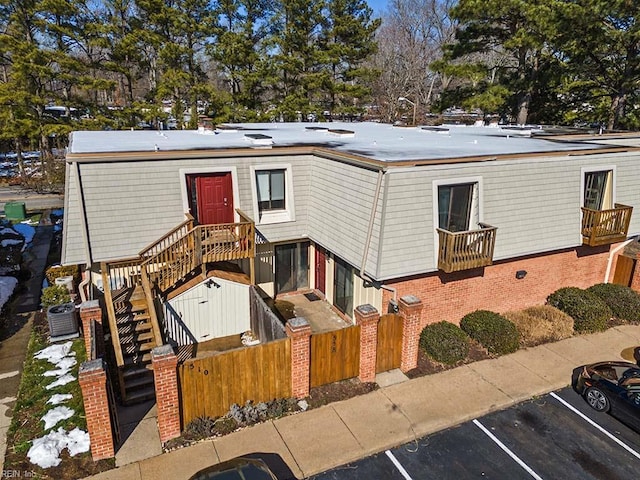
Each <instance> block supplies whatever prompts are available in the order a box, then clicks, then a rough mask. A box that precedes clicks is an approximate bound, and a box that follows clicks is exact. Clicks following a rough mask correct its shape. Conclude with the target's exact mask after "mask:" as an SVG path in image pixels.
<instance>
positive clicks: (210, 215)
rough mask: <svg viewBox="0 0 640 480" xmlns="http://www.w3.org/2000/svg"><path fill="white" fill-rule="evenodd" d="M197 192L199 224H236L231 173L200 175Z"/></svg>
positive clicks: (196, 187)
mask: <svg viewBox="0 0 640 480" xmlns="http://www.w3.org/2000/svg"><path fill="white" fill-rule="evenodd" d="M195 190H196V204H197V220H198V223H199V224H201V225H203V224H217V223H233V222H234V210H233V184H232V182H231V172H226V173H210V174H209V173H208V174H203V175H198V176H196V178H195Z"/></svg>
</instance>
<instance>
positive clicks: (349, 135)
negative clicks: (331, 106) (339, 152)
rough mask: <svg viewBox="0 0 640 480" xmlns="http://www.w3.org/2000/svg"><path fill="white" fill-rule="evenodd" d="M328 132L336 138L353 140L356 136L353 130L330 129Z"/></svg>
mask: <svg viewBox="0 0 640 480" xmlns="http://www.w3.org/2000/svg"><path fill="white" fill-rule="evenodd" d="M328 132H329V133H330V134H331V135H335V136H336V137H343V138H353V137H355V136H356V132H354V131H353V130H343V129H342V128H330V129H329V130H328Z"/></svg>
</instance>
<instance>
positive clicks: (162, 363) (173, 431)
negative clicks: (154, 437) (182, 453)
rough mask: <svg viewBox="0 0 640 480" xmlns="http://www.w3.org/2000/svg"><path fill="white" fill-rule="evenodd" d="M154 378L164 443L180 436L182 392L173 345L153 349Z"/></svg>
mask: <svg viewBox="0 0 640 480" xmlns="http://www.w3.org/2000/svg"><path fill="white" fill-rule="evenodd" d="M151 363H152V364H153V380H154V382H155V388H156V407H157V410H158V431H159V432H160V441H161V442H162V443H164V442H166V441H167V440H171V439H172V438H176V437H179V436H180V393H179V392H178V357H177V356H176V354H175V353H174V352H173V348H171V345H162V346H161V347H156V348H154V349H153V350H151Z"/></svg>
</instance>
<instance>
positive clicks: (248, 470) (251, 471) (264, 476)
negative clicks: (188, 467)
mask: <svg viewBox="0 0 640 480" xmlns="http://www.w3.org/2000/svg"><path fill="white" fill-rule="evenodd" d="M195 480H273V477H272V476H271V475H269V473H267V472H265V471H264V470H263V469H262V468H260V467H258V466H257V465H253V464H252V463H247V464H244V465H239V466H237V467H234V468H232V469H231V470H224V471H222V472H212V471H209V472H206V473H204V474H202V475H200V476H197V477H195Z"/></svg>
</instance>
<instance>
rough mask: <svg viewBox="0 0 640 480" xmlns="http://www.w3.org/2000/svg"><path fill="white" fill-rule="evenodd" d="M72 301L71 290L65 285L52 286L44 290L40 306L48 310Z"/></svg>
mask: <svg viewBox="0 0 640 480" xmlns="http://www.w3.org/2000/svg"><path fill="white" fill-rule="evenodd" d="M70 301H71V296H70V295H69V290H67V287H65V286H64V285H51V286H50V287H47V288H45V289H43V290H42V296H41V297H40V304H41V305H42V308H45V309H46V308H48V307H50V306H52V305H60V304H61V303H68V302H70Z"/></svg>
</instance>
